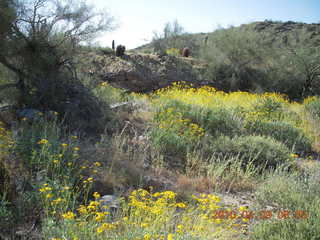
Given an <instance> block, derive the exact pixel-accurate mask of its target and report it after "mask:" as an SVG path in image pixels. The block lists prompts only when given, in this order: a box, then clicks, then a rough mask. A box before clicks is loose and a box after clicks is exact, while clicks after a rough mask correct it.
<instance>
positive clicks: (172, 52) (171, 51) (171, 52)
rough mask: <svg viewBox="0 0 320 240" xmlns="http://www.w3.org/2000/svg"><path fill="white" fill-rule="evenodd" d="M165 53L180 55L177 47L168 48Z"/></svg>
mask: <svg viewBox="0 0 320 240" xmlns="http://www.w3.org/2000/svg"><path fill="white" fill-rule="evenodd" d="M166 53H167V54H168V55H171V56H175V57H178V56H180V50H179V49H178V48H169V49H167V50H166Z"/></svg>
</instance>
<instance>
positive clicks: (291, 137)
mask: <svg viewBox="0 0 320 240" xmlns="http://www.w3.org/2000/svg"><path fill="white" fill-rule="evenodd" d="M246 129H247V131H248V133H249V134H255V135H262V136H270V137H272V138H274V139H275V140H277V141H279V142H282V143H284V144H285V145H286V146H287V147H288V148H289V149H292V150H293V151H294V152H297V153H308V152H310V151H311V141H310V140H309V139H308V138H307V136H306V135H305V134H304V132H303V131H302V130H301V129H298V128H296V127H294V126H292V125H290V124H288V123H285V122H279V121H275V122H266V121H255V122H249V123H248V124H247V125H246Z"/></svg>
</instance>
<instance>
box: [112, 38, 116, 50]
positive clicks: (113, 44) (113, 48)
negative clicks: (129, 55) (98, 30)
mask: <svg viewBox="0 0 320 240" xmlns="http://www.w3.org/2000/svg"><path fill="white" fill-rule="evenodd" d="M112 50H113V51H114V50H115V43H114V40H112Z"/></svg>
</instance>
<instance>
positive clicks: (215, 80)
mask: <svg viewBox="0 0 320 240" xmlns="http://www.w3.org/2000/svg"><path fill="white" fill-rule="evenodd" d="M319 46H320V24H317V23H314V24H306V23H297V22H292V21H288V22H275V21H264V22H254V23H250V24H244V25H241V26H239V27H230V28H227V29H218V30H216V31H214V32H212V33H200V34H173V35H171V36H169V37H159V38H155V39H154V40H153V41H152V42H151V43H150V44H147V45H144V46H141V47H139V48H137V49H136V51H139V52H147V53H159V54H169V55H170V54H171V55H177V54H179V49H182V48H184V47H188V48H189V49H190V51H191V56H192V57H193V58H199V59H202V60H205V61H206V62H207V63H208V67H207V71H206V73H205V77H204V78H205V79H206V80H208V82H210V83H211V85H213V86H214V87H216V88H218V89H220V90H224V91H235V90H241V91H253V92H264V91H269V92H281V93H285V94H287V95H289V97H290V98H292V99H299V98H301V97H303V96H308V95H312V94H319V92H320V86H319V75H320V67H319V60H320V50H319Z"/></svg>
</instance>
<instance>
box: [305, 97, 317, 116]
mask: <svg viewBox="0 0 320 240" xmlns="http://www.w3.org/2000/svg"><path fill="white" fill-rule="evenodd" d="M304 107H305V109H306V110H307V111H308V112H309V113H311V114H312V115H314V116H315V117H318V118H320V98H319V97H312V98H309V99H306V100H305V103H304Z"/></svg>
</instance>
